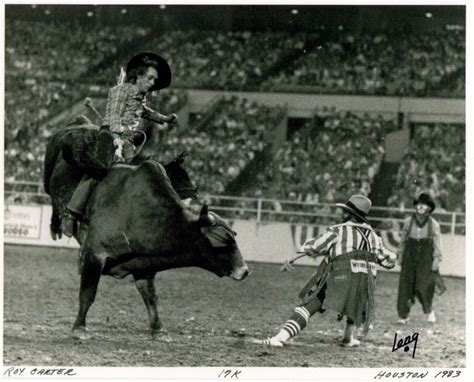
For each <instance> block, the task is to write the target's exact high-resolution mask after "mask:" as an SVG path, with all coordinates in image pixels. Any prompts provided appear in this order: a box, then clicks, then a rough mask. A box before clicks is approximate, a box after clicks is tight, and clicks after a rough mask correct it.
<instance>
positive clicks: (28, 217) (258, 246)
mask: <svg viewBox="0 0 474 382" xmlns="http://www.w3.org/2000/svg"><path fill="white" fill-rule="evenodd" d="M4 212H5V214H4V238H5V243H8V244H22V245H35V246H49V247H59V248H78V247H79V246H78V244H77V243H76V241H75V240H74V239H68V238H64V237H63V238H62V239H61V240H57V241H54V240H52V239H51V237H50V232H49V222H50V217H51V207H50V206H39V205H34V206H33V205H32V206H25V205H21V206H20V205H7V206H5V209H4ZM231 223H232V225H233V229H234V230H235V231H236V232H237V233H238V235H237V241H238V244H239V247H240V249H241V251H242V254H243V256H244V258H245V259H246V260H248V261H257V262H266V263H282V262H283V261H285V260H287V259H289V258H291V257H293V256H295V254H296V252H297V251H298V249H299V248H300V246H301V245H302V244H303V243H304V242H305V240H307V239H308V238H311V237H314V236H317V235H318V234H320V233H321V232H322V230H323V229H324V227H320V226H310V225H304V224H290V223H258V222H257V221H252V220H234V221H233V222H231ZM380 234H381V235H382V237H383V239H384V242H385V244H386V246H387V247H388V248H389V249H391V250H395V249H396V247H397V244H398V242H399V240H400V235H399V233H396V232H395V233H394V232H389V231H382V232H380ZM442 246H443V256H444V258H443V262H442V263H441V267H440V272H441V274H443V275H449V276H459V277H465V276H466V266H465V236H461V235H442ZM297 263H298V264H302V265H315V264H316V261H315V260H313V259H311V258H302V259H300V260H298V262H297ZM394 271H399V268H398V266H397V267H396V268H395V269H394Z"/></svg>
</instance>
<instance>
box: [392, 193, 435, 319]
mask: <svg viewBox="0 0 474 382" xmlns="http://www.w3.org/2000/svg"><path fill="white" fill-rule="evenodd" d="M414 206H415V213H414V214H413V215H412V216H410V217H409V218H407V219H406V220H405V222H404V225H403V230H402V235H401V240H400V245H399V246H398V250H397V252H398V264H399V265H400V266H401V272H400V282H399V286H398V301H397V310H398V316H399V317H400V318H399V320H398V322H399V323H400V324H406V323H407V322H408V315H409V314H410V308H411V306H412V305H413V304H414V303H415V297H416V298H417V299H418V300H419V301H420V303H421V306H422V308H423V312H424V313H425V314H426V316H427V321H428V322H431V323H434V322H436V316H435V312H434V310H433V306H432V304H433V297H434V292H435V279H436V276H437V274H438V273H439V263H440V262H441V257H442V255H441V230H440V226H439V223H438V222H437V221H436V220H435V219H433V217H431V216H430V214H431V213H432V212H433V211H434V209H435V203H434V202H433V200H432V199H431V198H430V196H429V195H428V194H425V193H422V194H420V196H419V197H418V199H416V200H415V201H414Z"/></svg>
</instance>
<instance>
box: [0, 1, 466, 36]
mask: <svg viewBox="0 0 474 382" xmlns="http://www.w3.org/2000/svg"><path fill="white" fill-rule="evenodd" d="M5 15H6V17H7V18H20V19H25V20H36V21H41V20H48V21H64V20H74V21H76V22H80V23H91V22H93V23H99V24H116V23H119V24H136V23H139V24H142V25H143V24H146V25H149V26H160V27H162V28H163V29H187V28H196V29H211V30H212V29H221V30H244V29H248V30H257V29H264V30H295V31H297V30H303V31H304V30H307V31H311V30H317V29H325V28H327V29H333V28H334V29H337V28H339V29H340V28H348V29H351V30H355V31H357V30H359V31H362V30H366V29H371V30H374V29H375V30H377V29H382V30H398V29H400V28H408V29H409V30H411V31H414V32H416V31H421V30H429V29H439V28H444V27H446V25H454V26H457V27H460V28H464V26H465V22H466V7H465V6H463V5H459V6H457V5H456V6H452V5H424V6H411V5H410V6H408V5H390V6H380V5H377V6H372V5H363V6H361V5H306V4H305V5H298V4H295V5H176V4H175V5H171V4H167V5H163V4H162V5H159V4H157V5H131V4H121V5H105V4H104V5H31V4H29V5H17V4H7V5H6V6H5Z"/></svg>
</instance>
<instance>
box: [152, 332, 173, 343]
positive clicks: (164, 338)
mask: <svg viewBox="0 0 474 382" xmlns="http://www.w3.org/2000/svg"><path fill="white" fill-rule="evenodd" d="M151 339H152V340H155V341H161V342H166V343H170V342H173V340H172V339H171V337H170V336H169V335H168V332H167V331H165V330H157V331H152V332H151Z"/></svg>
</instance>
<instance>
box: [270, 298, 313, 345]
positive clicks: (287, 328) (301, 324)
mask: <svg viewBox="0 0 474 382" xmlns="http://www.w3.org/2000/svg"><path fill="white" fill-rule="evenodd" d="M309 316H310V314H309V312H308V310H307V309H306V308H305V307H302V306H298V307H296V308H295V312H294V313H293V314H292V315H291V317H290V318H289V320H288V321H286V322H285V325H283V328H282V329H281V330H280V332H279V333H278V334H277V336H276V338H277V339H278V340H279V341H281V342H286V341H288V340H289V339H290V338H293V337H295V336H296V335H297V334H298V333H299V332H301V331H302V330H303V329H304V328H305V327H306V325H307V324H308V319H309Z"/></svg>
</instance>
